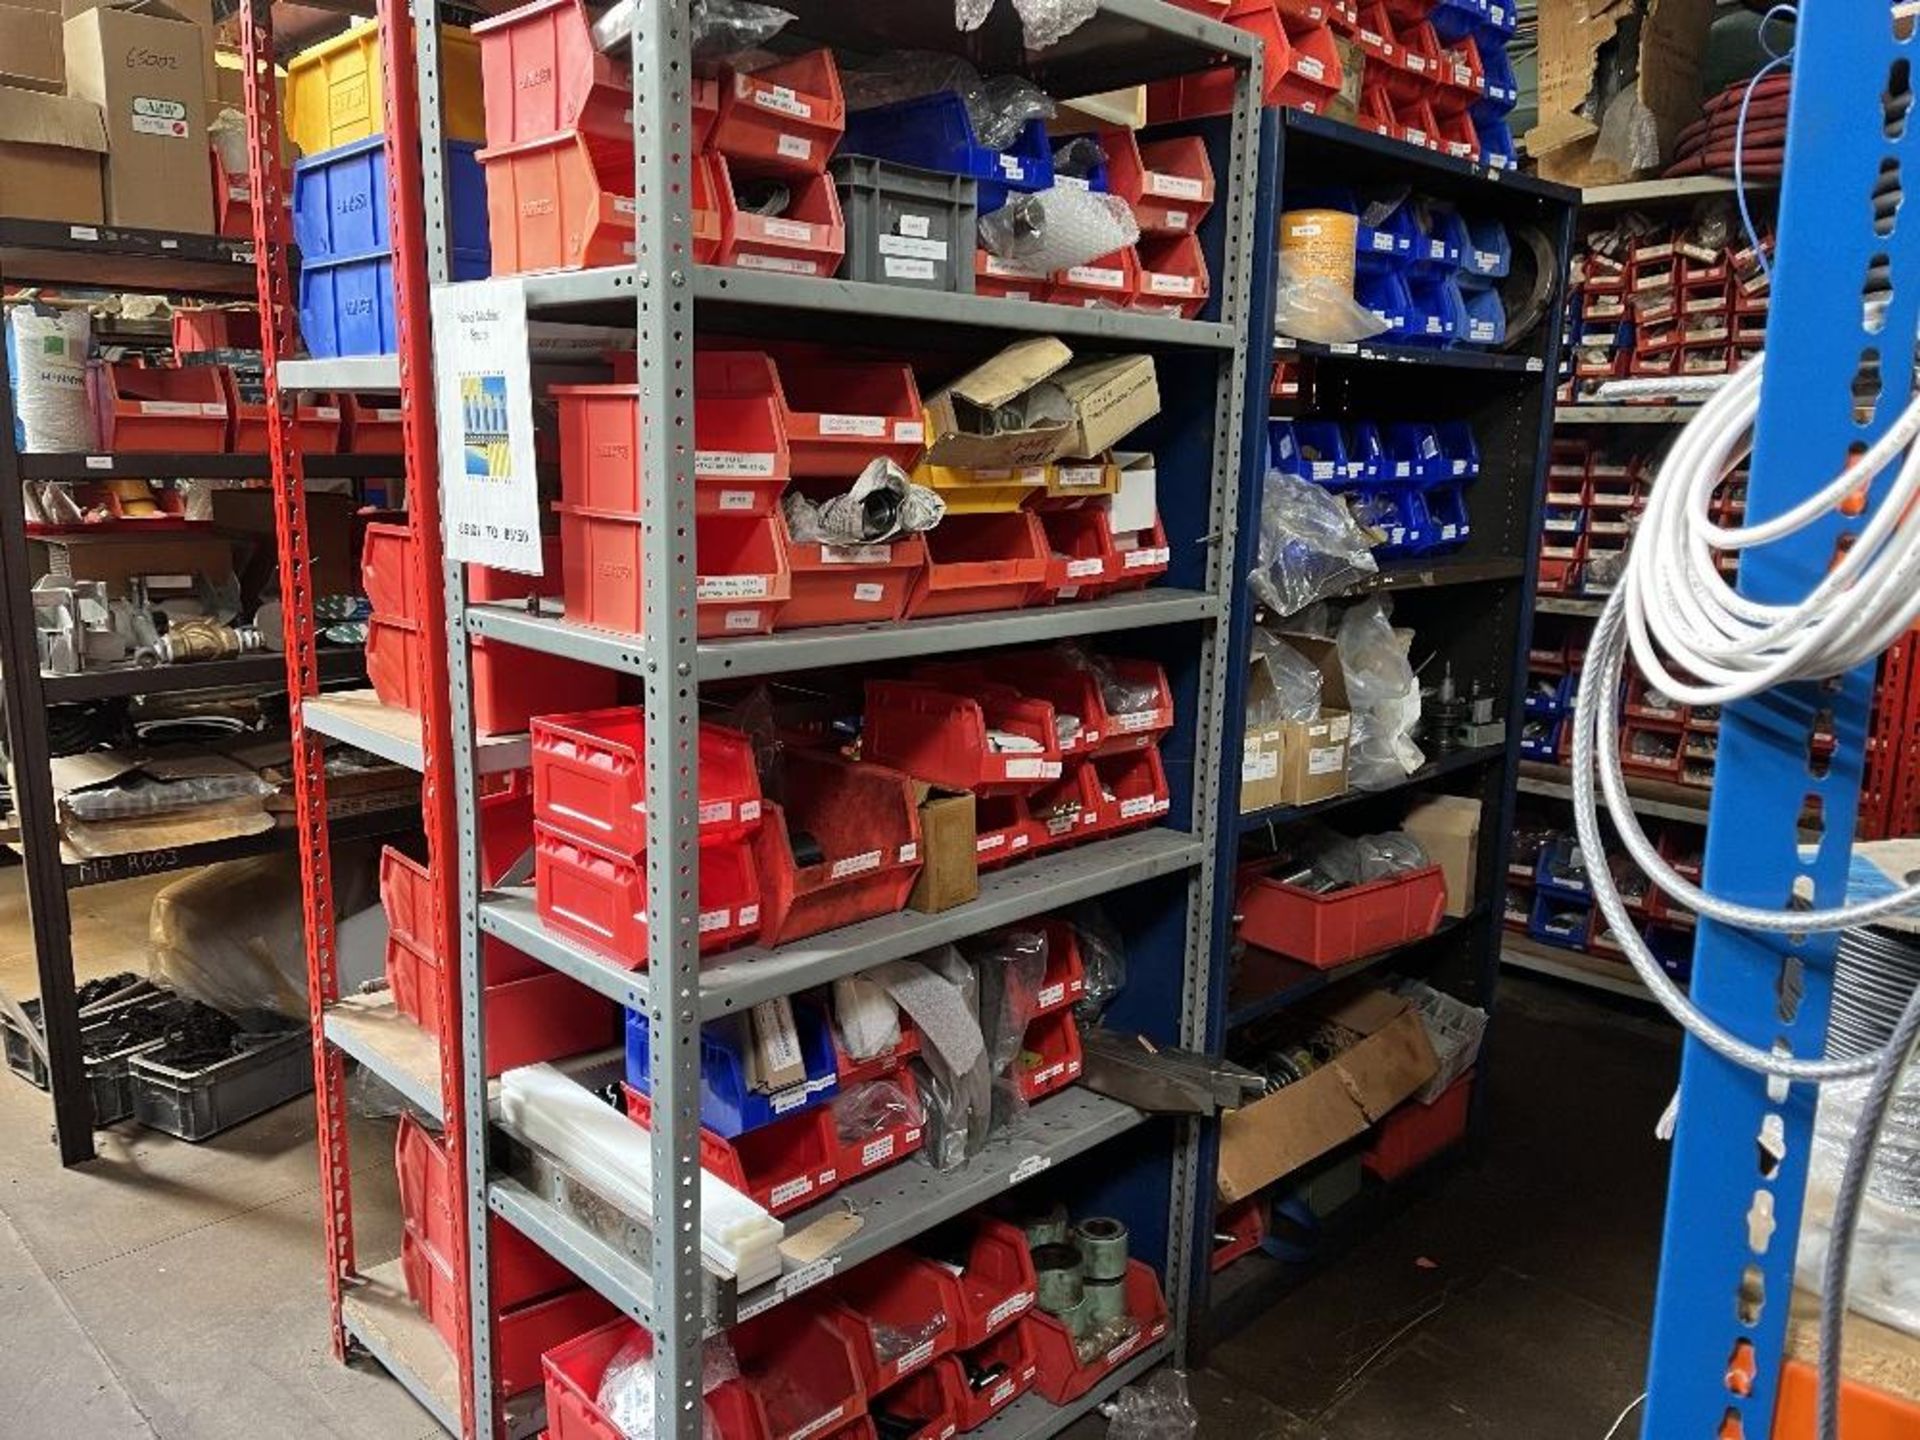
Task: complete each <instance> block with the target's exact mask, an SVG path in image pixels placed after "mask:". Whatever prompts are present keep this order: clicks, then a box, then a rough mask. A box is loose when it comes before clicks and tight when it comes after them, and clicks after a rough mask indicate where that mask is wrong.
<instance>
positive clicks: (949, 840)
mask: <svg viewBox="0 0 1920 1440" xmlns="http://www.w3.org/2000/svg"><path fill="white" fill-rule="evenodd" d="M913 795H914V804H915V805H916V806H917V807H918V808H919V811H920V861H921V864H920V874H919V875H918V876H917V877H916V878H915V880H914V882H913V893H912V894H910V895H908V896H907V906H908V908H909V909H913V910H919V911H922V912H923V913H925V914H928V915H937V914H939V913H940V912H941V911H942V910H951V909H953V907H954V906H956V905H964V904H966V903H967V902H968V901H969V900H974V899H978V898H979V895H980V856H979V852H978V850H977V848H976V845H975V841H976V840H977V839H978V834H977V826H978V824H979V822H978V820H977V819H976V817H975V811H974V799H973V792H972V791H971V790H941V789H938V788H936V787H935V786H932V785H929V784H927V783H926V782H925V781H922V780H916V781H914V782H913Z"/></svg>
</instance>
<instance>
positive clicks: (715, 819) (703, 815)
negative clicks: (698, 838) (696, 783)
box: [700, 800, 733, 825]
mask: <svg viewBox="0 0 1920 1440" xmlns="http://www.w3.org/2000/svg"><path fill="white" fill-rule="evenodd" d="M731 819H733V802H732V801H731V800H709V801H708V802H707V803H706V804H704V805H702V806H701V807H700V823H701V824H702V825H723V824H725V823H726V822H727V821H729V820H731Z"/></svg>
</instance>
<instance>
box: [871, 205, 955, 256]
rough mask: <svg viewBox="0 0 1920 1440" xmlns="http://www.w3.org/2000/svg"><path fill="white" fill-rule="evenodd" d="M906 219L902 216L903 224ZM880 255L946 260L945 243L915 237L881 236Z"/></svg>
mask: <svg viewBox="0 0 1920 1440" xmlns="http://www.w3.org/2000/svg"><path fill="white" fill-rule="evenodd" d="M907 218H908V217H906V216H902V217H901V223H902V224H904V223H905V222H906V219H907ZM878 243H879V246H880V253H881V254H882V255H909V256H913V257H914V258H916V259H920V260H944V259H946V258H947V242H946V241H944V240H928V239H926V238H925V237H923V236H917V235H882V236H881V237H880V239H879V242H878Z"/></svg>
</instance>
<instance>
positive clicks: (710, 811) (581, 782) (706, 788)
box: [532, 706, 760, 855]
mask: <svg viewBox="0 0 1920 1440" xmlns="http://www.w3.org/2000/svg"><path fill="white" fill-rule="evenodd" d="M532 733H533V813H534V818H535V819H536V820H538V821H539V822H540V823H541V824H543V825H548V826H551V827H552V828H554V829H556V830H560V831H563V832H565V833H566V834H568V835H578V836H583V837H585V838H587V839H589V840H593V841H595V842H596V843H598V844H601V845H605V846H607V847H608V848H610V849H614V850H621V851H625V852H626V853H628V854H631V855H638V854H639V853H640V852H641V851H642V850H644V849H646V845H647V752H646V746H647V726H646V715H645V714H644V712H643V711H642V710H641V709H640V707H638V706H619V707H616V708H614V709H610V710H595V711H590V712H588V713H586V714H583V715H544V716H541V717H540V718H538V719H536V720H535V721H534V722H533V732H532ZM699 758H700V834H701V836H702V838H703V839H724V838H728V837H736V836H740V835H745V834H748V833H749V832H751V831H752V830H753V828H754V827H755V826H757V825H758V824H759V823H760V776H759V774H758V772H757V771H756V770H755V769H754V761H753V742H752V741H751V740H749V739H748V738H747V737H746V736H745V735H743V734H741V733H740V732H739V731H738V730H729V729H727V728H726V727H725V726H724V725H712V724H702V725H701V727H700V757H699Z"/></svg>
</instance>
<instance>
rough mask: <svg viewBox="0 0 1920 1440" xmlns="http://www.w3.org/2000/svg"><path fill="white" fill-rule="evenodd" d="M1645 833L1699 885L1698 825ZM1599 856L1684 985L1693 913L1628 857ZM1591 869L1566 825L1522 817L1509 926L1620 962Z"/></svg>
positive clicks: (1663, 961) (1511, 865)
mask: <svg viewBox="0 0 1920 1440" xmlns="http://www.w3.org/2000/svg"><path fill="white" fill-rule="evenodd" d="M1648 830H1649V833H1650V834H1651V835H1652V836H1653V839H1654V843H1655V845H1656V847H1657V848H1658V850H1659V852H1660V855H1661V857H1662V858H1663V859H1665V860H1666V862H1667V863H1668V864H1669V865H1671V866H1672V867H1673V868H1674V869H1675V870H1676V871H1677V872H1678V873H1679V874H1680V875H1682V876H1684V877H1685V878H1687V879H1689V880H1691V881H1692V882H1693V883H1694V884H1696V885H1697V884H1699V883H1700V867H1701V862H1702V855H1703V853H1704V845H1705V837H1704V834H1703V832H1702V830H1701V827H1700V826H1699V825H1697V824H1690V823H1687V822H1685V821H1668V822H1665V823H1662V824H1658V825H1650V826H1649V827H1648ZM1600 858H1601V860H1602V862H1603V863H1604V864H1606V865H1607V867H1608V869H1609V870H1610V872H1611V874H1612V876H1613V881H1614V885H1615V887H1616V888H1617V889H1618V890H1619V892H1620V898H1621V900H1622V901H1623V902H1624V903H1625V904H1626V907H1627V911H1628V913H1629V914H1630V915H1631V916H1632V917H1633V919H1634V920H1635V922H1636V924H1637V927H1638V929H1639V931H1640V934H1641V938H1643V939H1644V940H1645V941H1646V942H1647V946H1648V948H1649V949H1651V950H1652V952H1653V954H1654V958H1656V959H1657V960H1658V961H1659V962H1660V965H1661V968H1663V969H1664V970H1666V972H1667V973H1668V974H1669V975H1671V976H1672V977H1673V978H1674V979H1675V980H1676V981H1678V982H1680V983H1682V984H1684V983H1686V981H1687V980H1688V979H1689V978H1691V975H1692V969H1693V935H1694V928H1695V921H1694V917H1693V915H1692V914H1691V913H1690V912H1688V911H1686V910H1682V909H1680V908H1679V907H1677V906H1675V905H1674V904H1673V903H1672V902H1671V901H1669V900H1668V899H1667V898H1666V896H1665V895H1664V894H1662V893H1661V892H1660V891H1658V890H1656V889H1654V888H1653V886H1652V884H1651V883H1650V882H1649V881H1648V879H1647V877H1646V876H1645V874H1643V873H1642V872H1641V870H1640V868H1639V866H1637V865H1635V864H1634V863H1633V858H1632V857H1631V856H1630V855H1628V854H1626V853H1625V852H1624V851H1622V852H1620V853H1617V854H1614V853H1609V854H1607V855H1605V856H1603V857H1600ZM1593 863H1594V857H1592V856H1589V855H1588V854H1587V853H1586V852H1585V851H1583V850H1582V849H1581V848H1580V843H1579V840H1578V839H1577V837H1575V836H1574V835H1573V833H1572V832H1571V831H1569V830H1568V829H1566V828H1565V825H1564V822H1560V823H1556V822H1555V821H1553V820H1550V819H1548V818H1546V817H1544V816H1539V815H1525V814H1523V815H1521V816H1520V817H1519V819H1518V820H1517V821H1516V823H1515V826H1514V843H1513V851H1512V855H1511V858H1510V859H1509V861H1508V866H1507V889H1506V907H1505V914H1504V919H1505V922H1506V926H1507V928H1508V929H1510V930H1514V931H1517V932H1520V933H1523V934H1526V935H1529V936H1531V937H1532V938H1533V939H1535V940H1537V941H1539V942H1540V943H1542V944H1543V945H1552V946H1555V947H1557V948H1559V949H1563V950H1579V951H1584V952H1586V953H1588V954H1592V955H1597V956H1600V957H1602V958H1604V959H1613V960H1618V959H1621V956H1622V949H1621V945H1620V942H1619V940H1618V939H1616V938H1615V937H1614V935H1613V932H1612V930H1611V928H1610V927H1609V926H1608V925H1607V921H1606V917H1605V916H1604V915H1602V914H1601V913H1600V909H1599V907H1598V906H1597V905H1596V904H1594V900H1593V888H1592V886H1591V884H1590V883H1589V881H1588V878H1587V874H1588V870H1589V868H1590V867H1591V866H1592V864H1593Z"/></svg>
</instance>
